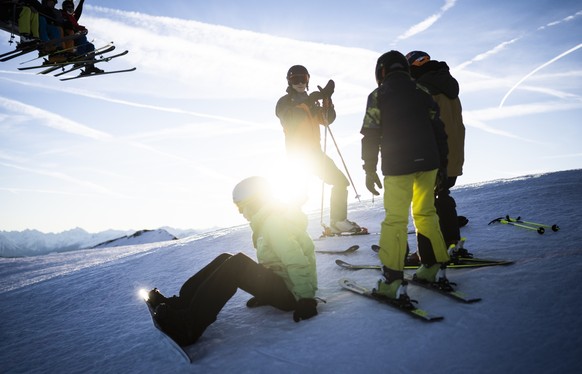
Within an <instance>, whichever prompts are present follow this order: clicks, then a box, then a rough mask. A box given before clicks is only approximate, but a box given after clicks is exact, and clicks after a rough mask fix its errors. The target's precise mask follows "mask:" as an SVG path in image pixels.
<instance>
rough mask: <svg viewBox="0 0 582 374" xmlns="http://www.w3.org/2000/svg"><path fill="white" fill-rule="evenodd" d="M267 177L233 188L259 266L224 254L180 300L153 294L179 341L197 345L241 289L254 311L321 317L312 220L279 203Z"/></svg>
mask: <svg viewBox="0 0 582 374" xmlns="http://www.w3.org/2000/svg"><path fill="white" fill-rule="evenodd" d="M271 196H272V194H271V189H270V186H269V183H268V182H267V180H266V179H264V178H262V177H256V176H255V177H249V178H246V179H244V180H242V181H241V182H240V183H238V184H237V185H236V187H235V188H234V190H233V201H234V203H235V204H236V206H237V207H238V209H239V212H240V213H241V214H242V215H243V216H244V217H245V218H246V219H247V220H248V221H249V222H250V226H251V228H252V231H253V245H254V247H255V248H256V250H257V259H258V262H255V261H254V260H252V259H251V258H250V257H248V256H247V255H245V254H243V253H237V254H234V255H232V254H229V253H223V254H221V255H219V256H218V257H216V258H215V259H214V260H213V261H212V262H210V263H209V264H208V265H206V266H205V267H204V268H203V269H201V270H200V271H199V272H197V273H196V274H195V275H193V276H192V277H191V278H190V279H188V280H187V281H186V282H185V283H184V284H183V285H182V287H181V289H180V292H179V294H178V295H177V296H172V297H165V296H164V295H163V294H162V293H161V292H160V291H159V290H158V289H157V288H154V289H153V290H151V291H150V292H149V294H148V297H149V299H148V302H149V303H150V305H151V306H152V308H154V310H155V313H154V318H155V319H156V321H157V322H158V324H159V325H160V326H161V327H162V329H163V330H164V332H165V333H167V334H168V335H169V336H170V337H171V338H172V339H173V340H174V341H176V342H177V343H178V344H179V345H181V346H186V345H191V344H193V343H195V342H196V341H197V340H198V338H200V336H201V335H202V334H203V333H204V331H205V330H206V328H207V327H208V326H209V325H211V324H212V323H213V322H214V321H216V319H217V316H218V314H219V312H220V311H221V309H222V308H223V307H224V305H225V304H226V303H227V302H228V300H229V299H230V298H231V297H232V296H233V295H234V294H235V293H236V291H237V289H239V288H240V289H241V290H243V291H246V292H248V293H249V294H251V295H252V296H253V297H252V298H251V299H249V300H248V301H247V306H248V307H249V308H253V307H258V306H262V305H270V306H273V307H275V308H277V309H280V310H283V311H293V320H294V321H295V322H299V321H302V320H306V319H309V318H312V317H314V316H316V315H317V301H316V300H315V293H316V291H317V272H316V262H315V251H314V248H315V246H314V244H313V241H312V240H311V238H310V237H309V235H308V233H307V231H306V230H307V216H306V215H305V214H303V213H302V212H301V210H300V209H299V208H298V207H296V206H282V205H277V204H275V203H274V202H273V199H272V197H271Z"/></svg>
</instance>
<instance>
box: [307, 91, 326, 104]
mask: <svg viewBox="0 0 582 374" xmlns="http://www.w3.org/2000/svg"><path fill="white" fill-rule="evenodd" d="M321 99H323V94H322V93H321V92H320V91H313V92H312V93H310V94H309V100H307V101H309V102H311V103H315V102H316V101H319V100H321Z"/></svg>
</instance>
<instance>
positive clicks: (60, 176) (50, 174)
mask: <svg viewBox="0 0 582 374" xmlns="http://www.w3.org/2000/svg"><path fill="white" fill-rule="evenodd" d="M0 165H1V166H4V167H7V168H11V169H16V170H22V171H25V172H28V173H33V174H38V175H43V176H46V177H50V178H55V179H59V180H63V181H65V182H68V183H73V184H76V185H79V186H81V187H83V188H87V189H89V190H92V191H94V192H96V193H99V194H102V195H108V196H112V197H123V196H122V195H120V194H118V193H116V192H113V191H111V190H110V189H108V188H105V187H103V186H100V185H98V184H95V183H91V182H88V181H85V180H80V179H77V178H73V177H71V176H69V175H67V174H64V173H61V172H56V171H49V170H42V169H36V168H30V167H26V166H20V165H15V164H11V163H6V162H0Z"/></svg>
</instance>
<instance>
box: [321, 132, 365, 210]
mask: <svg viewBox="0 0 582 374" xmlns="http://www.w3.org/2000/svg"><path fill="white" fill-rule="evenodd" d="M325 127H326V129H327V131H329V135H330V136H331V140H333V144H334V145H335V149H337V153H338V155H339V156H340V159H341V160H342V164H343V165H344V169H345V170H346V174H347V175H348V179H349V180H350V183H351V184H352V188H353V189H354V193H355V194H356V199H358V201H360V202H361V200H360V194H359V193H358V191H357V190H356V186H355V185H354V181H353V180H352V176H351V175H350V171H349V170H348V166H347V165H346V162H345V161H344V157H343V156H342V153H341V152H340V149H339V147H338V145H337V142H336V141H335V138H334V136H333V133H332V132H331V129H330V128H329V126H325Z"/></svg>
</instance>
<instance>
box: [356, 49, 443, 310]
mask: <svg viewBox="0 0 582 374" xmlns="http://www.w3.org/2000/svg"><path fill="white" fill-rule="evenodd" d="M376 81H377V83H378V88H377V89H376V90H374V91H373V92H372V93H371V94H370V95H369V97H368V104H367V109H366V114H365V117H364V123H363V126H362V129H361V134H362V135H363V138H362V159H363V160H364V170H365V172H366V187H367V188H368V190H369V191H370V192H371V193H372V194H374V195H379V192H378V191H377V190H376V187H378V188H382V182H381V181H380V178H379V177H378V174H377V172H376V167H377V164H378V154H379V153H380V154H381V170H382V174H383V175H384V208H385V210H386V218H385V219H384V221H383V222H382V226H381V232H380V243H379V244H380V248H381V249H380V252H379V257H380V260H381V261H382V265H383V267H382V269H383V277H382V278H381V279H380V280H379V281H378V285H377V288H376V289H375V292H376V293H378V294H381V295H383V296H385V297H388V298H392V299H407V298H408V296H407V294H406V282H404V280H403V278H404V273H403V270H404V260H405V257H406V252H407V238H408V237H407V227H408V214H409V210H410V207H411V204H412V217H413V220H414V225H415V227H416V235H417V239H418V251H419V254H420V258H421V263H422V266H421V267H420V268H419V269H418V270H417V271H416V274H415V276H416V277H417V279H419V280H422V281H426V282H431V283H432V282H437V283H440V284H441V285H446V286H448V281H447V278H446V275H445V269H446V264H447V263H448V262H449V256H448V254H447V248H446V246H445V241H444V239H443V235H442V233H441V231H440V228H439V219H438V216H437V214H436V209H435V204H434V188H435V183H436V181H437V174H440V175H445V176H446V167H447V153H448V146H447V136H446V134H445V131H444V128H443V123H442V122H441V121H440V119H439V109H438V105H436V103H435V102H434V100H433V99H432V97H431V95H430V94H429V93H428V92H427V91H426V89H424V88H423V87H422V86H419V85H417V84H416V82H415V81H414V80H413V79H412V78H411V76H410V67H409V65H408V61H407V60H406V57H404V55H403V54H402V53H400V52H398V51H390V52H387V53H385V54H383V55H382V56H380V58H379V59H378V62H377V64H376ZM439 180H442V178H439Z"/></svg>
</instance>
